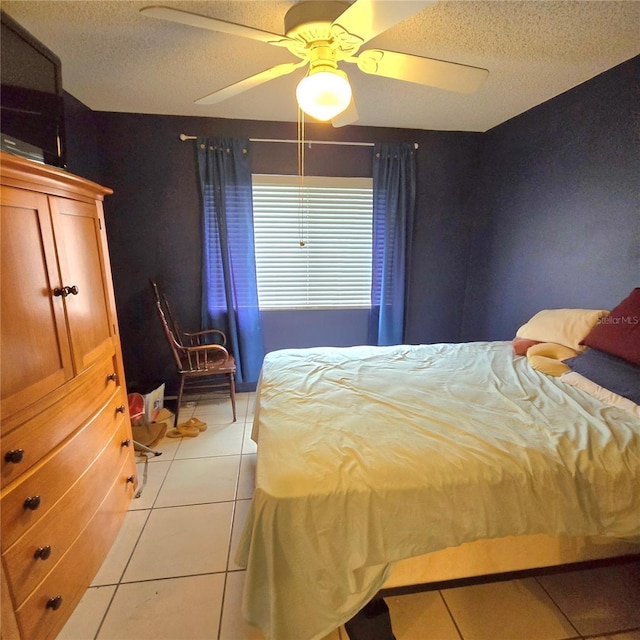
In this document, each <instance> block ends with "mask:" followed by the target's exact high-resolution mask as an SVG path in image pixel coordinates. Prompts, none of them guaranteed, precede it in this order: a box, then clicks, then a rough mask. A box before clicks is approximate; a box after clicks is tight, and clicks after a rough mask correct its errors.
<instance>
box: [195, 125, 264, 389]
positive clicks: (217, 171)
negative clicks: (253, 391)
mask: <svg viewBox="0 0 640 640" xmlns="http://www.w3.org/2000/svg"><path fill="white" fill-rule="evenodd" d="M196 143H197V150H198V169H199V174H200V189H201V194H202V206H203V218H202V220H203V241H204V246H203V261H202V328H203V329H222V330H223V331H224V332H225V333H226V334H227V338H228V340H229V346H230V347H231V350H232V351H233V354H234V356H235V359H236V367H237V374H236V381H237V382H239V383H255V382H256V381H257V380H258V376H259V373H260V368H261V366H262V360H263V357H264V346H263V340H262V327H261V323H260V310H259V308H258V288H257V284H256V260H255V250H254V239H253V202H252V197H251V155H250V153H249V141H248V140H234V139H230V138H201V137H199V138H198V139H197V141H196Z"/></svg>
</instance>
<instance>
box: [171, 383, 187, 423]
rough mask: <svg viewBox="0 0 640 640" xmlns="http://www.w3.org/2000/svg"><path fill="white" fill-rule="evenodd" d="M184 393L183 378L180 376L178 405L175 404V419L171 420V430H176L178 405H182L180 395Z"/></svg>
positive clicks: (178, 412)
mask: <svg viewBox="0 0 640 640" xmlns="http://www.w3.org/2000/svg"><path fill="white" fill-rule="evenodd" d="M183 391H184V376H180V388H179V389H178V403H177V404H176V417H175V418H174V419H173V428H174V429H177V428H178V415H179V414H180V405H181V404H182V393H183Z"/></svg>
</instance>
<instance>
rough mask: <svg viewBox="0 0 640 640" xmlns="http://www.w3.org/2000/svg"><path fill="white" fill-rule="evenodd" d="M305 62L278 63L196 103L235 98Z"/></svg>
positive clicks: (199, 99)
mask: <svg viewBox="0 0 640 640" xmlns="http://www.w3.org/2000/svg"><path fill="white" fill-rule="evenodd" d="M305 64H307V63H306V61H304V60H303V61H302V62H286V63H285V64H278V65H276V66H275V67H271V68H270V69H267V70H266V71H261V72H260V73H256V74H255V75H253V76H249V77H248V78H245V79H244V80H240V81H239V82H234V83H233V84H230V85H228V86H226V87H224V88H223V89H218V91H214V92H213V93H210V94H209V95H206V96H203V97H202V98H198V100H196V104H218V102H222V101H223V100H228V99H229V98H233V96H236V95H238V94H239V93H242V92H243V91H247V90H248V89H253V88H254V87H258V86H260V85H261V84H263V83H265V82H268V81H269V80H273V79H274V78H279V77H280V76H286V75H287V74H288V73H292V72H293V71H295V70H296V69H298V68H299V67H302V66H304V65H305Z"/></svg>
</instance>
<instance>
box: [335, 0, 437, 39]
mask: <svg viewBox="0 0 640 640" xmlns="http://www.w3.org/2000/svg"><path fill="white" fill-rule="evenodd" d="M436 2H437V0H394V1H393V2H389V1H386V2H385V1H381V0H356V1H355V2H354V3H353V4H352V5H350V6H349V7H348V8H347V9H346V10H345V11H344V12H343V13H342V14H341V15H339V16H338V17H337V18H336V19H335V20H334V21H333V25H334V26H338V27H341V28H342V29H344V30H345V31H347V32H349V33H350V34H351V35H354V36H357V37H358V38H360V39H362V41H363V43H364V42H367V41H369V40H371V39H372V38H375V37H376V36H377V35H378V34H380V33H382V32H383V31H386V30H387V29H390V28H391V27H393V26H394V25H396V24H398V23H399V22H402V21H403V20H405V19H406V18H408V17H410V16H412V15H414V14H416V13H419V12H420V11H422V9H424V8H425V7H428V6H429V5H432V4H435V3H436Z"/></svg>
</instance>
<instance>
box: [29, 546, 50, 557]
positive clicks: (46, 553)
mask: <svg viewBox="0 0 640 640" xmlns="http://www.w3.org/2000/svg"><path fill="white" fill-rule="evenodd" d="M50 556H51V546H50V545H46V546H44V547H38V548H37V549H36V552H35V553H34V554H33V557H34V558H35V559H36V560H48V559H49V557H50Z"/></svg>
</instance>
